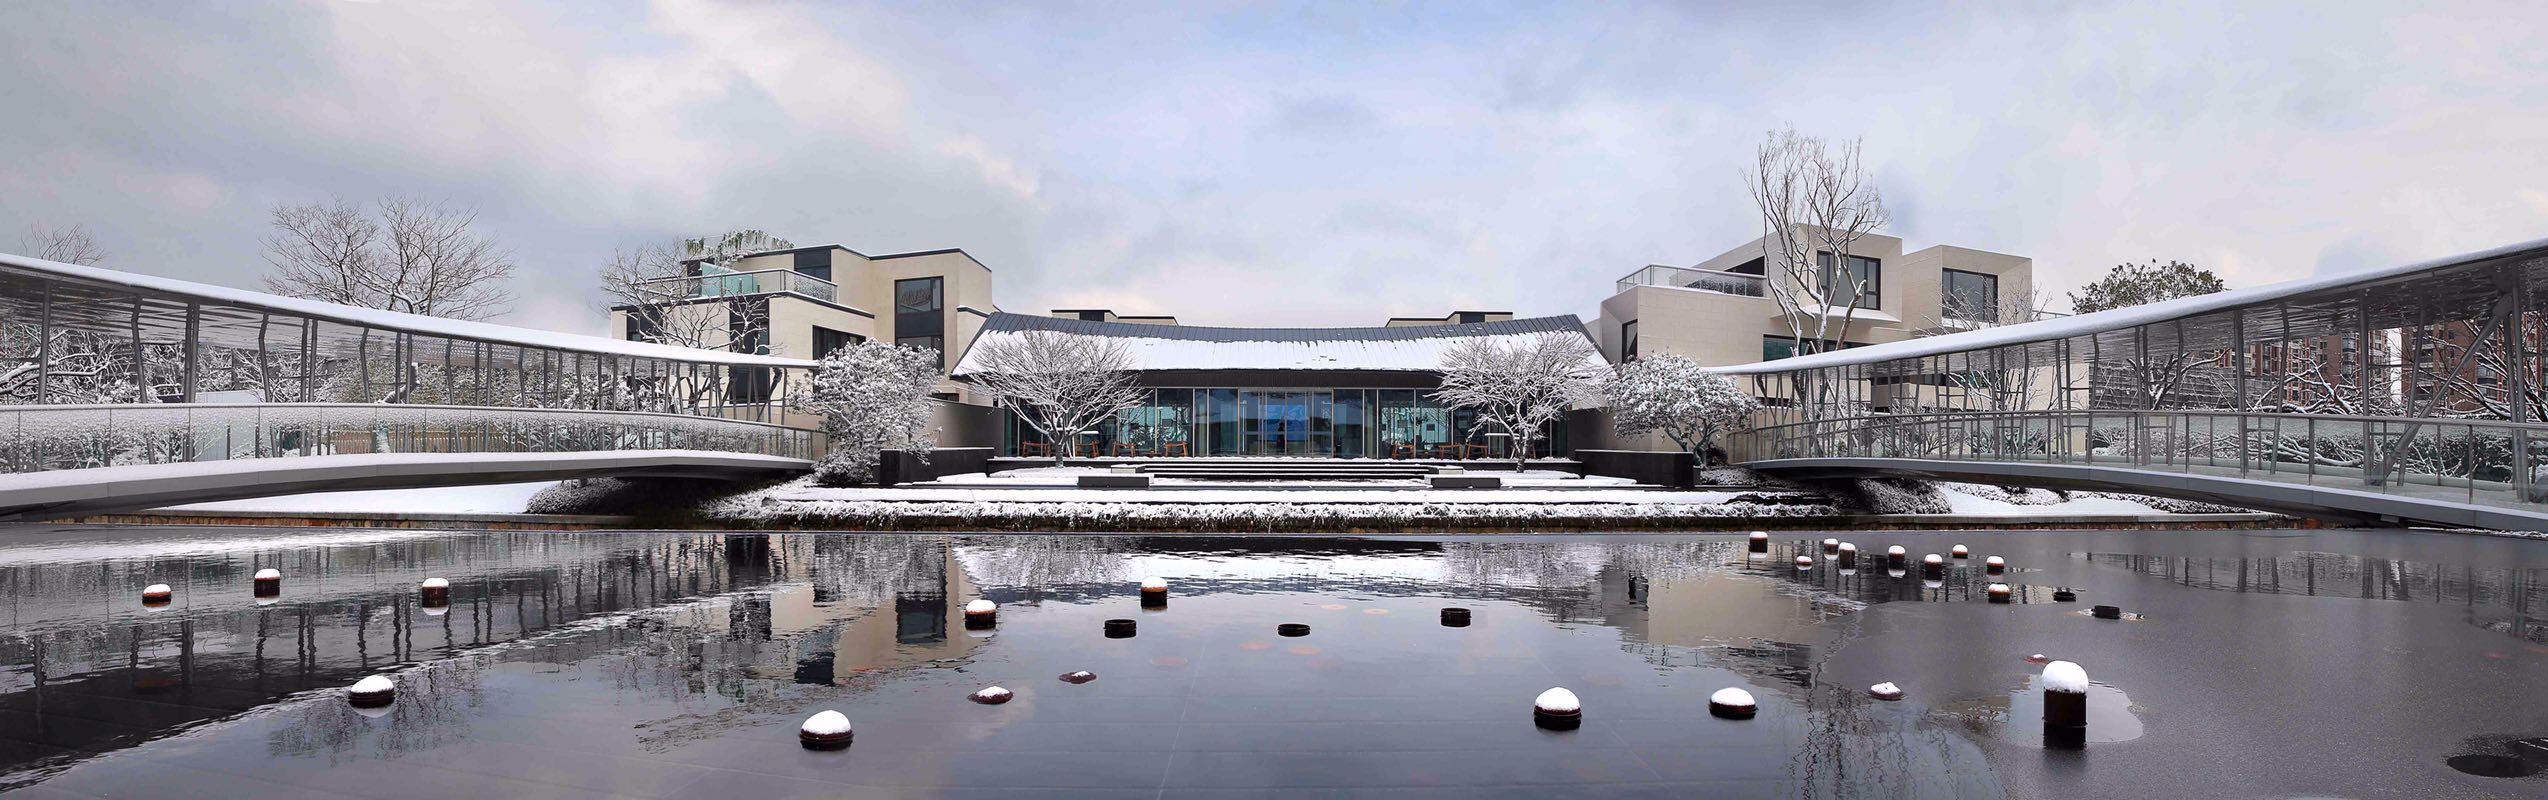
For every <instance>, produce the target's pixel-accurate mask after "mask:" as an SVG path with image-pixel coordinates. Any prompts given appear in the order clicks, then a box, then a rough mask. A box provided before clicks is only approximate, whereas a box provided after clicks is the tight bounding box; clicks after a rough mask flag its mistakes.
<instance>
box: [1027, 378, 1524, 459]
mask: <svg viewBox="0 0 2548 800" xmlns="http://www.w3.org/2000/svg"><path fill="white" fill-rule="evenodd" d="M1430 394H1431V392H1429V391H1427V390H1420V389H1288V388H1287V389H1236V388H1167V389H1152V390H1150V397H1149V400H1148V402H1145V403H1143V404H1140V405H1136V406H1133V407H1132V408H1128V409H1125V410H1123V411H1121V412H1118V413H1117V414H1116V415H1115V417H1114V419H1112V420H1109V421H1108V422H1106V423H1104V424H1102V425H1099V426H1098V427H1097V429H1096V430H1095V431H1094V432H1091V433H1086V434H1083V435H1081V436H1080V437H1079V441H1077V442H1075V443H1073V444H1072V445H1071V455H1073V456H1078V457H1089V458H1094V457H1112V458H1156V457H1177V456H1291V457H1327V458H1400V459H1406V458H1420V459H1450V458H1490V457H1491V458H1508V457H1510V454H1509V453H1508V452H1507V451H1506V446H1507V444H1506V443H1505V442H1504V441H1503V439H1505V438H1506V437H1500V436H1488V435H1487V434H1489V433H1492V432H1494V431H1491V430H1489V428H1490V427H1492V426H1486V425H1480V424H1478V423H1477V421H1476V419H1475V415H1474V414H1471V413H1469V412H1468V411H1465V410H1455V409H1450V408H1445V407H1444V406H1443V405H1442V404H1441V403H1439V402H1436V401H1434V399H1433V398H1432V397H1430V396H1429V395H1430ZM1043 448H1044V444H1043V437H1042V435H1040V434H1038V433H1037V432H1036V431H1035V429H1034V428H1033V427H1032V426H1030V425H1027V424H1026V423H1025V422H1024V421H1022V420H1018V419H1014V418H1012V419H1010V420H1009V421H1008V433H1007V436H1006V441H1005V442H1004V443H1003V446H1002V448H1001V450H1002V452H1003V453H1004V454H1008V455H1027V456H1041V455H1049V453H1046V452H1044V450H1043ZM1531 449H1532V451H1533V453H1532V455H1533V457H1542V458H1544V457H1550V456H1551V455H1553V454H1563V453H1565V452H1566V443H1565V426H1564V425H1563V424H1556V425H1551V426H1549V429H1548V430H1545V431H1541V433H1540V436H1539V437H1538V439H1537V440H1536V441H1535V442H1533V443H1532V448H1531Z"/></svg>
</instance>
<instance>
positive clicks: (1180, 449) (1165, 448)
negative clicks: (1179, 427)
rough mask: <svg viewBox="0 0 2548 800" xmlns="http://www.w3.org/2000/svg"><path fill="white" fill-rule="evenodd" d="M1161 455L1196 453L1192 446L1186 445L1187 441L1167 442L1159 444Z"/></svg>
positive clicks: (1188, 454)
mask: <svg viewBox="0 0 2548 800" xmlns="http://www.w3.org/2000/svg"><path fill="white" fill-rule="evenodd" d="M1159 455H1162V456H1192V455H1194V450H1193V449H1192V448H1189V447H1187V446H1186V443H1184V442H1169V443H1167V444H1163V445H1160V446H1159Z"/></svg>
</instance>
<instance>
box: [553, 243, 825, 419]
mask: <svg viewBox="0 0 2548 800" xmlns="http://www.w3.org/2000/svg"><path fill="white" fill-rule="evenodd" d="M794 246H795V245H793V244H791V243H789V242H788V241H787V240H785V239H780V238H778V237H775V236H771V235H769V234H768V233H764V232H762V231H759V230H752V229H745V230H737V231H731V232H728V233H724V234H720V235H717V236H701V237H695V238H690V239H684V240H681V241H680V242H677V243H672V244H658V245H645V246H640V247H637V248H635V249H628V248H622V249H620V250H618V251H615V252H613V253H612V254H611V259H610V261H609V262H608V263H605V264H603V265H602V268H601V279H602V297H603V301H602V302H603V306H604V309H605V310H609V311H618V312H621V313H624V314H626V315H628V324H629V330H628V331H627V334H628V337H629V338H631V339H634V340H637V341H642V342H653V343H655V344H666V345H672V346H674V347H689V348H695V349H700V350H728V351H739V352H750V353H761V354H765V355H767V354H772V353H773V351H774V350H775V348H773V347H772V346H771V344H770V335H769V334H770V305H769V300H768V298H765V297H756V296H753V294H754V293H753V292H750V291H745V289H746V288H747V287H744V286H742V285H740V283H741V282H743V281H746V280H749V279H748V278H737V277H733V276H730V275H727V273H731V272H733V271H734V266H735V264H736V263H737V262H740V261H742V260H743V259H745V258H748V257H750V256H752V255H753V254H755V253H763V252H768V251H771V250H786V249H789V248H791V247H794ZM730 377H731V376H729V375H727V374H726V373H725V371H723V370H709V371H706V372H702V373H696V374H693V373H690V372H688V371H682V372H677V373H675V374H674V375H672V376H671V377H670V385H667V386H664V387H662V390H663V391H664V392H665V393H667V395H668V396H671V397H678V398H686V399H687V400H688V401H689V402H691V403H693V404H696V403H699V402H704V401H707V400H709V399H712V398H714V397H716V396H717V395H719V394H721V393H723V392H725V391H726V384H727V382H728V379H729V378H730Z"/></svg>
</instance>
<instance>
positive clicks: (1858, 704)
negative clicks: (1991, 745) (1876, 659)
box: [1788, 683, 2005, 797]
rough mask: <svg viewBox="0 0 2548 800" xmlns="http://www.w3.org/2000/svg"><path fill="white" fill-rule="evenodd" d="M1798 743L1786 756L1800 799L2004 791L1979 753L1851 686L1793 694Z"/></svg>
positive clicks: (1948, 732) (1951, 734)
mask: <svg viewBox="0 0 2548 800" xmlns="http://www.w3.org/2000/svg"><path fill="white" fill-rule="evenodd" d="M1795 694H1796V696H1797V700H1798V702H1799V703H1801V704H1803V705H1805V706H1806V709H1807V710H1806V712H1805V716H1804V718H1803V719H1802V720H1801V721H1800V724H1801V725H1802V726H1803V729H1804V741H1803V742H1802V743H1801V744H1800V746H1798V747H1797V748H1796V749H1795V750H1794V751H1793V752H1792V753H1791V754H1790V755H1789V757H1788V774H1789V776H1790V777H1792V778H1794V779H1795V781H1796V786H1795V789H1796V795H1797V796H1799V797H1984V796H1990V797H1997V796H2003V795H2004V794H2005V790H2004V789H2003V788H2002V787H2001V786H2000V785H1999V780H1998V778H1997V776H1996V774H1995V773H1993V772H1992V770H1991V767H1990V764H1989V762H1988V761H1987V760H1986V759H1985V758H1984V757H1983V755H1982V752H1981V748H1979V747H1977V746H1975V745H1974V744H1973V743H1972V742H1971V741H1969V740H1967V739H1965V738H1964V737H1963V736H1960V735H1958V734H1957V733H1956V732H1955V731H1953V730H1951V729H1948V728H1946V727H1943V726H1940V725H1938V724H1936V723H1934V722H1931V721H1929V720H1928V719H1926V718H1924V717H1921V716H1919V715H1916V714H1913V713H1909V712H1907V711H1904V710H1903V709H1901V708H1900V707H1898V706H1894V705H1886V704H1880V701H1875V700H1869V699H1867V698H1866V696H1865V695H1864V693H1863V691H1862V690H1860V689H1857V688H1855V687H1849V686H1841V685H1837V684H1827V683H1825V684H1816V685H1814V686H1812V687H1809V688H1806V689H1802V690H1798V691H1796V692H1795Z"/></svg>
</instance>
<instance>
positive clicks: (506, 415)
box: [0, 403, 820, 521]
mask: <svg viewBox="0 0 2548 800" xmlns="http://www.w3.org/2000/svg"><path fill="white" fill-rule="evenodd" d="M819 446H820V445H819V441H818V435H817V434H815V433H814V432H812V431H807V430H803V429H799V428H791V427H786V426H782V425H774V424H769V423H761V422H751V421H745V420H732V419H720V418H715V417H703V416H696V415H689V414H664V413H647V412H618V411H589V410H573V409H529V408H477V407H462V406H427V405H414V404H381V403H360V404H338V403H261V404H149V405H94V406H67V405H66V406H19V407H12V408H6V409H0V456H5V460H6V464H7V466H8V468H9V472H11V473H12V474H10V475H7V476H0V521H4V520H25V519H47V518H60V517H66V516H78V515H82V514H94V513H102V512H110V511H129V510H137V509H146V508H158V507H162V506H169V505H179V504H184V503H199V502H212V501H219V500H240V499H247V498H255V497H269V496H275V495H286V494H300V493H307V492H323V491H343V490H350V489H408V488H426V487H437V486H460V485H471V484H490V483H518V482H528V481H543V480H563V479H567V478H588V477H601V476H620V477H631V476H651V477H684V478H697V479H703V480H751V479H761V478H769V477H778V476H786V475H794V474H802V473H804V472H806V471H809V470H811V469H812V468H813V464H814V459H815V458H816V455H817V453H818V448H819Z"/></svg>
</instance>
